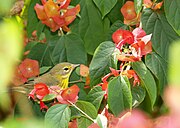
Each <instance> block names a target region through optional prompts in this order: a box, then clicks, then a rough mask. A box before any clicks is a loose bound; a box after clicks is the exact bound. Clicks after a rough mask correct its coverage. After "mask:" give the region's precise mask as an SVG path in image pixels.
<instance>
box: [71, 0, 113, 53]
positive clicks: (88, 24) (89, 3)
mask: <svg viewBox="0 0 180 128" xmlns="http://www.w3.org/2000/svg"><path fill="white" fill-rule="evenodd" d="M80 5H81V12H80V15H81V18H80V20H79V22H77V24H74V25H75V26H76V29H78V30H74V31H75V32H77V31H78V33H79V34H80V35H81V37H82V39H83V41H84V46H85V49H86V51H87V53H89V54H91V55H92V54H93V53H94V51H95V49H96V48H97V47H98V45H99V44H100V43H101V42H103V41H105V39H106V38H105V37H106V35H107V32H108V30H109V26H110V21H109V19H108V18H104V19H103V20H102V17H101V13H100V11H99V10H98V8H97V7H96V5H95V4H94V3H93V0H81V2H80Z"/></svg>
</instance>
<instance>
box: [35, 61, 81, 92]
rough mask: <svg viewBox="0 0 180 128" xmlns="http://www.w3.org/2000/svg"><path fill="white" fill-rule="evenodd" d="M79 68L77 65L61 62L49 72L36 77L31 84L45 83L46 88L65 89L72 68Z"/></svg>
mask: <svg viewBox="0 0 180 128" xmlns="http://www.w3.org/2000/svg"><path fill="white" fill-rule="evenodd" d="M77 66H79V64H71V63H68V62H63V63H59V64H57V65H55V66H54V67H53V68H52V69H51V70H50V71H49V72H47V73H45V74H43V75H42V76H39V77H36V78H35V79H34V81H33V84H36V83H45V84H46V85H48V86H53V85H58V86H60V87H61V88H63V89H65V88H67V87H68V83H69V77H70V75H71V73H72V71H73V69H74V68H76V67H77Z"/></svg>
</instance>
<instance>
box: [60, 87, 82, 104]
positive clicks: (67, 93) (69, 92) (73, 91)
mask: <svg viewBox="0 0 180 128" xmlns="http://www.w3.org/2000/svg"><path fill="white" fill-rule="evenodd" d="M78 93H79V87H78V86H77V85H73V86H71V87H69V88H67V89H65V90H63V92H62V93H61V96H62V98H63V99H64V100H69V101H73V100H74V99H75V98H76V97H77V95H78Z"/></svg>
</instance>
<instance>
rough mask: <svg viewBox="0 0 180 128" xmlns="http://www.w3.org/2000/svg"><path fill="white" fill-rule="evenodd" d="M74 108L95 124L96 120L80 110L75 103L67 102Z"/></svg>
mask: <svg viewBox="0 0 180 128" xmlns="http://www.w3.org/2000/svg"><path fill="white" fill-rule="evenodd" d="M67 101H68V102H69V103H70V104H71V105H72V106H74V107H75V108H76V109H77V110H78V111H80V112H81V113H82V114H83V115H85V116H86V117H87V118H88V119H89V120H91V121H92V122H93V123H95V120H93V119H92V118H91V117H90V116H89V115H88V114H86V113H85V112H84V111H83V110H81V109H80V108H78V107H77V106H76V105H75V104H74V103H72V102H71V101H69V100H67Z"/></svg>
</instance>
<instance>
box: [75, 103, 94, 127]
mask: <svg viewBox="0 0 180 128" xmlns="http://www.w3.org/2000/svg"><path fill="white" fill-rule="evenodd" d="M76 105H77V107H78V108H80V109H81V110H82V111H83V112H85V113H86V114H87V115H88V116H90V117H91V118H92V119H95V118H96V117H97V110H96V108H95V107H94V105H92V104H91V103H90V102H86V101H77V102H76ZM77 123H78V128H87V127H88V126H89V125H90V124H92V123H93V122H92V121H91V120H89V119H88V118H87V117H85V116H82V117H80V118H78V119H77Z"/></svg>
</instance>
